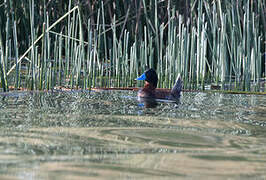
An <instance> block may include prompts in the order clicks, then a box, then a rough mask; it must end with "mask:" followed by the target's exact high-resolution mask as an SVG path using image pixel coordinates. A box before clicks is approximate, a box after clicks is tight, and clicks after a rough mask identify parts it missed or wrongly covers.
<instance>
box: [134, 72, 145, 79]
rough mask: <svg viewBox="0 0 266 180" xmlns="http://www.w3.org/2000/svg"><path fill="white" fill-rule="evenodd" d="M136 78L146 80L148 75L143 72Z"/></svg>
mask: <svg viewBox="0 0 266 180" xmlns="http://www.w3.org/2000/svg"><path fill="white" fill-rule="evenodd" d="M136 80H146V75H145V73H143V74H142V75H141V76H140V77H138V78H137V79H136Z"/></svg>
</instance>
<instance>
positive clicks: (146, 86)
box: [144, 81, 156, 90]
mask: <svg viewBox="0 0 266 180" xmlns="http://www.w3.org/2000/svg"><path fill="white" fill-rule="evenodd" d="M144 89H149V90H155V89H156V87H155V86H154V85H153V84H151V83H148V82H146V81H145V85H144Z"/></svg>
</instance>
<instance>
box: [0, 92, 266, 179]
mask: <svg viewBox="0 0 266 180" xmlns="http://www.w3.org/2000/svg"><path fill="white" fill-rule="evenodd" d="M0 98H1V99H0V179H27V180H28V179H64V180H67V179H266V96H258V95H257V96H256V95H230V94H219V93H183V95H182V97H181V99H180V102H179V104H176V103H169V102H159V103H158V106H157V107H156V108H145V107H144V106H143V104H142V103H140V102H138V100H137V98H136V92H131V91H108V92H106V91H104V92H88V91H86V92H81V91H79V92H77V91H73V92H40V93H37V92H35V93H31V92H25V93H24V92H20V93H7V94H4V93H2V94H0Z"/></svg>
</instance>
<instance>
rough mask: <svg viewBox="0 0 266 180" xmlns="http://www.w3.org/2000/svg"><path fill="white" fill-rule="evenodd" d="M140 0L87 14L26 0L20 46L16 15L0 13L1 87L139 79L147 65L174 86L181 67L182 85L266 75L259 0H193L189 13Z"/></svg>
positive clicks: (238, 83)
mask: <svg viewBox="0 0 266 180" xmlns="http://www.w3.org/2000/svg"><path fill="white" fill-rule="evenodd" d="M110 2H111V1H110ZM5 3H7V4H6V8H7V11H8V8H11V9H12V1H10V3H8V2H7V1H5ZM24 3H25V2H24ZM139 3H140V4H139V7H141V8H130V7H131V6H133V4H127V3H125V4H124V5H121V4H119V3H117V4H116V5H117V9H115V10H113V11H112V12H111V13H112V16H110V6H111V3H108V2H104V1H99V3H96V5H97V8H95V9H93V11H92V12H91V14H90V15H86V13H85V12H84V10H83V8H82V6H81V5H79V6H74V5H73V4H74V2H72V1H71V0H69V1H68V3H67V4H66V6H65V8H64V9H65V11H66V12H65V14H64V15H62V16H61V17H58V19H56V20H55V19H53V18H54V16H50V15H49V14H48V13H47V12H48V9H47V7H46V4H45V1H44V4H43V5H40V2H37V1H34V0H30V1H29V2H28V3H27V5H26V4H25V7H27V8H28V12H29V14H28V15H27V17H29V18H28V19H27V18H25V20H28V22H29V27H30V28H29V30H28V34H26V36H25V38H29V40H28V41H29V42H30V43H29V44H30V45H29V47H28V48H27V49H26V50H25V52H24V53H20V52H21V48H20V49H19V48H18V44H19V41H18V37H20V34H18V32H21V30H20V29H19V31H18V29H17V27H18V25H17V21H16V18H18V17H16V16H15V14H13V13H10V15H9V16H6V18H3V17H2V19H5V31H3V30H1V31H0V70H1V71H0V76H1V78H0V79H1V81H0V82H1V87H2V88H3V90H4V91H8V88H9V86H10V85H11V86H12V85H13V84H14V87H15V88H28V89H32V90H43V89H54V88H55V87H62V86H64V87H68V88H83V89H88V88H91V87H99V86H100V87H128V86H135V85H137V86H141V85H143V82H137V84H135V81H134V79H135V78H136V77H137V76H138V75H140V74H141V73H142V72H144V71H145V70H146V69H147V68H148V67H153V68H156V70H157V73H158V76H159V83H158V87H162V88H171V87H172V86H173V84H174V82H175V78H176V77H177V75H178V74H179V73H180V74H181V75H182V78H183V81H184V88H186V89H204V88H205V86H206V85H208V84H215V85H219V86H221V87H222V88H223V89H228V85H229V89H230V88H232V87H233V88H235V89H238V90H248V91H249V90H250V89H251V87H250V85H251V83H253V84H256V85H259V82H260V79H261V78H265V70H263V66H262V64H263V54H265V46H264V45H263V41H265V34H264V31H263V27H264V26H262V25H261V24H263V23H265V17H264V15H263V11H262V10H261V9H265V5H264V3H263V2H262V1H261V0H259V1H258V2H257V3H250V2H249V1H248V0H246V1H244V2H241V3H239V4H237V2H235V1H233V0H230V1H226V2H222V1H220V0H218V1H215V2H213V3H209V2H208V1H207V0H198V1H192V2H191V4H190V8H189V9H190V11H189V12H188V13H189V15H188V18H185V17H184V16H183V15H182V13H181V14H178V13H177V12H180V11H179V10H178V9H177V7H176V6H174V4H175V2H174V1H168V3H167V4H163V3H164V2H159V1H157V0H150V1H148V0H143V1H141V2H139ZM254 4H256V6H255V5H254ZM36 5H39V6H42V7H43V8H42V9H43V13H42V19H43V22H42V26H36V25H35V24H36V19H35V17H36V13H37V9H36V7H37V6H36ZM91 8H92V7H91ZM108 8H109V11H107V9H108ZM161 8H165V10H166V11H164V12H165V14H162V13H164V12H163V11H159V10H160V9H161ZM132 9H133V10H132ZM10 12H12V11H10ZM162 15H164V16H162ZM25 17H26V16H25ZM162 17H164V18H162ZM52 19H53V20H52ZM50 22H53V23H50ZM40 27H41V28H40ZM59 27H61V28H59ZM41 29H42V30H41ZM57 30H59V31H57ZM3 32H5V33H4V35H5V36H4V37H5V38H4V39H3V38H2V34H3ZM40 32H41V33H40ZM9 37H11V39H12V41H11V40H10V38H9ZM22 49H24V48H22ZM13 59H14V60H13ZM22 67H23V68H24V69H26V71H23V70H22V69H23V68H22ZM264 69H265V68H264Z"/></svg>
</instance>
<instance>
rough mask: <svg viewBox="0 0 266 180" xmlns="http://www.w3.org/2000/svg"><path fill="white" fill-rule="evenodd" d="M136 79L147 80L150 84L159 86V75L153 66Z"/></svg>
mask: <svg viewBox="0 0 266 180" xmlns="http://www.w3.org/2000/svg"><path fill="white" fill-rule="evenodd" d="M136 80H145V81H147V82H148V83H149V84H151V85H153V86H154V87H155V88H156V87H157V83H158V76H157V73H156V71H155V70H154V69H153V68H151V69H148V70H147V71H145V72H144V73H143V74H142V75H141V76H140V77H138V78H137V79H136Z"/></svg>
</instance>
